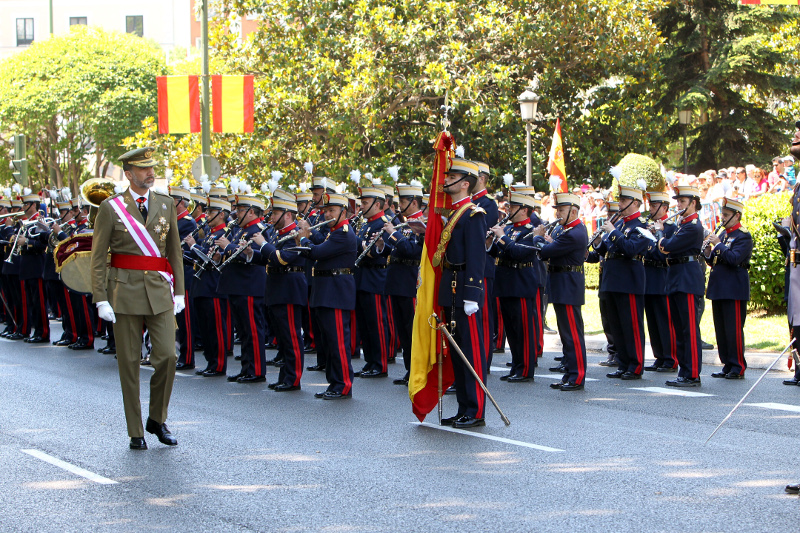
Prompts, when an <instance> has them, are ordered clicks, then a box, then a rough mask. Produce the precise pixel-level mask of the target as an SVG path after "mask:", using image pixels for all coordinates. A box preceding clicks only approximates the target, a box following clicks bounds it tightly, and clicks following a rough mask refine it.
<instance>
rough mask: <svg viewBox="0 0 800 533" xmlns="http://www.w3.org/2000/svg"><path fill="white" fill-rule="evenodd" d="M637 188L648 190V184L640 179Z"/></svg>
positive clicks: (637, 181)
mask: <svg viewBox="0 0 800 533" xmlns="http://www.w3.org/2000/svg"><path fill="white" fill-rule="evenodd" d="M636 186H637V187H639V188H640V189H641V190H643V191H646V190H647V182H646V181H644V180H643V179H642V178H639V179H638V180H636Z"/></svg>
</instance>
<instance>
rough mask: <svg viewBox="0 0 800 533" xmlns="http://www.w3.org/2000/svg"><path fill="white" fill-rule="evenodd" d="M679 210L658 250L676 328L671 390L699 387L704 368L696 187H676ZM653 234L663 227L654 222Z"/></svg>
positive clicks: (700, 232) (702, 286) (700, 230)
mask: <svg viewBox="0 0 800 533" xmlns="http://www.w3.org/2000/svg"><path fill="white" fill-rule="evenodd" d="M675 198H676V199H677V201H678V209H680V210H683V214H682V215H681V216H680V217H679V222H678V228H677V229H676V230H675V233H673V234H672V236H671V237H662V238H661V239H659V241H658V249H659V251H660V252H661V253H662V254H664V255H665V256H666V258H667V264H668V265H669V273H668V274H667V294H669V312H670V316H671V317H672V320H673V323H674V324H675V332H676V343H675V344H676V354H677V357H678V365H679V368H678V378H677V379H674V380H669V381H667V385H669V386H672V387H699V386H700V371H701V370H702V366H703V353H702V346H701V345H700V321H699V320H698V317H697V303H696V302H695V300H696V299H697V298H702V297H703V293H705V276H704V275H703V265H701V264H700V261H701V260H702V256H700V252H701V245H702V244H703V226H702V224H700V220H699V218H698V211H699V210H700V191H698V190H697V187H692V186H689V185H680V186H676V187H675ZM655 226H656V231H662V230H663V224H662V223H661V222H660V221H659V222H656V225H655Z"/></svg>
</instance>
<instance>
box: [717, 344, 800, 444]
mask: <svg viewBox="0 0 800 533" xmlns="http://www.w3.org/2000/svg"><path fill="white" fill-rule="evenodd" d="M792 344H794V339H792V340H791V342H790V343H789V344H788V346H786V348H784V349H783V351H782V352H781V353H780V354H778V357H776V358H775V360H774V361H773V362H772V364H771V365H769V366H768V367H767V369H766V370H764V373H763V374H761V377H759V378H758V379H757V380H756V382H755V383H753V386H752V387H750V390H749V391H747V393H746V394H745V395H744V396H742V399H741V400H739V403H737V404H736V406H735V407H734V408H733V409H732V410H731V412H730V413H728V416H726V417H725V418H723V419H722V422H720V423H719V425H718V426H717V429H715V430H714V431H713V432H712V433H711V435H709V436H708V438H707V439H706V442H705V443H704V444H708V441H710V440H711V437H713V436H714V433H716V432H717V431H718V430H719V428H721V427H722V424H724V423H725V422H727V421H728V419H729V418H730V417H731V415H733V413H735V412H736V410H737V409H738V408H739V406H740V405H742V403H743V402H744V401H745V399H747V397H748V396H750V393H751V392H753V389H755V388H756V385H758V384H759V383H761V380H762V379H764V376H766V375H767V372H769V371H770V370H772V367H773V366H775V364H776V363H777V362H778V361H780V360H781V357H783V354H785V353H786V352H787V351H788V350H789V348H791V347H792Z"/></svg>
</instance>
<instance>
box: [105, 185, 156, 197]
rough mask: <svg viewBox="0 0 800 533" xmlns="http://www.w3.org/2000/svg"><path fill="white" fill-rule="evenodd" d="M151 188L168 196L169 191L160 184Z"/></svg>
mask: <svg viewBox="0 0 800 533" xmlns="http://www.w3.org/2000/svg"><path fill="white" fill-rule="evenodd" d="M115 190H116V189H115ZM122 190H123V191H124V190H125V189H122ZM153 190H154V191H156V192H157V193H159V194H163V195H165V196H169V191H167V189H165V188H164V187H161V186H158V187H153Z"/></svg>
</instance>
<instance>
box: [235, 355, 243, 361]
mask: <svg viewBox="0 0 800 533" xmlns="http://www.w3.org/2000/svg"><path fill="white" fill-rule="evenodd" d="M233 360H234V361H241V360H242V356H241V355H234V356H233Z"/></svg>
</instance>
